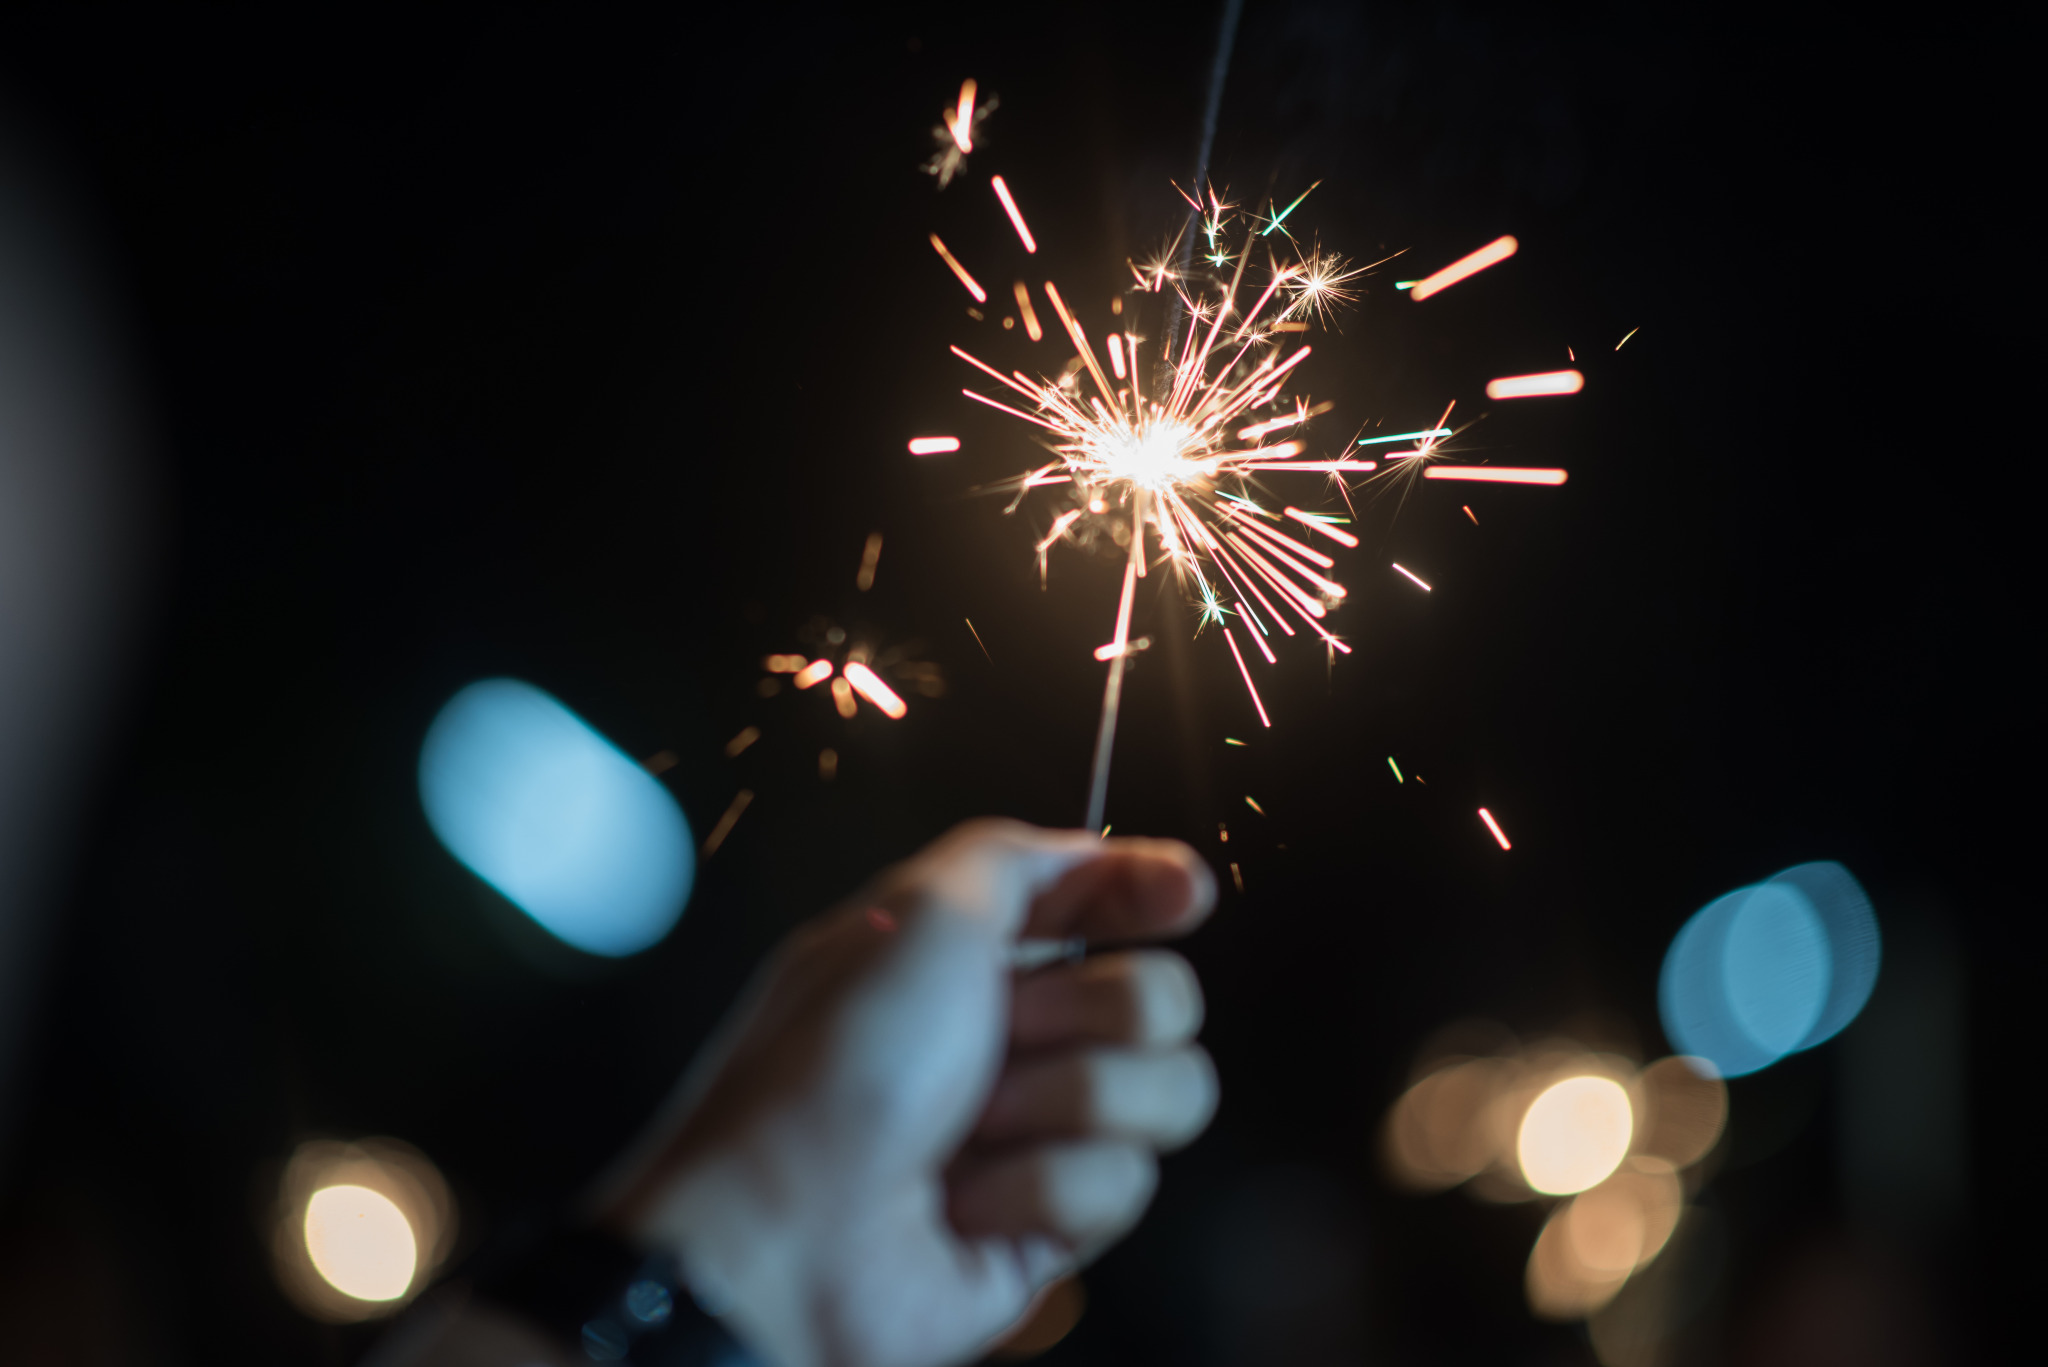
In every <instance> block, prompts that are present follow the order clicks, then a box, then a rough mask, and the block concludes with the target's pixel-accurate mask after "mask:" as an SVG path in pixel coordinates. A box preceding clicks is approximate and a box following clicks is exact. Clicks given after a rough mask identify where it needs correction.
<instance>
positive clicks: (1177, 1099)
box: [974, 1045, 1217, 1149]
mask: <svg viewBox="0 0 2048 1367" xmlns="http://www.w3.org/2000/svg"><path fill="white" fill-rule="evenodd" d="M1216 1096H1217V1088H1216V1068H1215V1065H1214V1064H1212V1063H1210V1062H1209V1056H1208V1055H1207V1054H1206V1053H1204V1052H1203V1051H1202V1050H1201V1049H1199V1048H1196V1047H1194V1046H1192V1045H1190V1046H1187V1047H1184V1048H1179V1049H1153V1050H1144V1051H1138V1050H1126V1049H1088V1050H1075V1051H1071V1052H1067V1053H1061V1054H1052V1055H1047V1056H1045V1057H1042V1058H1035V1059H1023V1060H1018V1061H1015V1062H1012V1063H1011V1065H1010V1066H1009V1067H1008V1068H1007V1069H1006V1070H1004V1073H1003V1076H1002V1077H1001V1079H1000V1080H998V1081H997V1083H996V1088H995V1093H994V1095H993V1096H991V1097H990V1098H989V1104H988V1109H987V1110H986V1111H984V1112H983V1113H982V1118H981V1123H980V1124H979V1125H978V1126H976V1127H975V1132H974V1137H975V1139H976V1140H977V1141H979V1142H982V1143H990V1144H1003V1143H1016V1142H1019V1141H1032V1140H1044V1139H1054V1138H1078V1137H1080V1136H1084V1135H1099V1136H1103V1137H1107V1138H1111V1139H1118V1140H1125V1141H1129V1142H1132V1143H1138V1144H1145V1145H1149V1146H1150V1147H1152V1148H1155V1149H1174V1148H1178V1147H1180V1146H1181V1145H1183V1144H1185V1143H1187V1142H1188V1141H1189V1140H1191V1139H1193V1138H1194V1137H1195V1136H1196V1135H1198V1134H1200V1133H1201V1132H1202V1129H1203V1127H1204V1126H1206V1125H1207V1124H1208V1123H1209V1119H1210V1117H1211V1116H1213V1115H1215V1113H1216Z"/></svg>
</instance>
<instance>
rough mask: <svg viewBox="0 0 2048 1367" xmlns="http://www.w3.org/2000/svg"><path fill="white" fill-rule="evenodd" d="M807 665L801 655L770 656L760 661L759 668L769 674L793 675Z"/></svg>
mask: <svg viewBox="0 0 2048 1367" xmlns="http://www.w3.org/2000/svg"><path fill="white" fill-rule="evenodd" d="M808 663H809V661H807V660H806V659H804V657H803V656H801V655H770V656H769V657H768V658H767V659H765V660H763V661H761V668H763V669H765V670H767V671H768V672H769V673H770V674H794V673H796V672H797V671H798V670H800V669H802V668H803V667H804V666H805V665H806V664H808Z"/></svg>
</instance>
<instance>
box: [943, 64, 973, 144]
mask: <svg viewBox="0 0 2048 1367" xmlns="http://www.w3.org/2000/svg"><path fill="white" fill-rule="evenodd" d="M974 89H975V86H974V78H973V77H972V76H970V77H968V78H967V79H966V80H964V81H962V82H960V103H959V104H958V105H957V106H956V107H955V109H954V112H953V122H952V123H951V124H950V125H949V129H950V131H951V132H952V134H953V145H954V146H955V147H958V148H959V149H960V153H961V155H962V156H965V155H966V154H967V153H969V152H972V151H973V150H974Z"/></svg>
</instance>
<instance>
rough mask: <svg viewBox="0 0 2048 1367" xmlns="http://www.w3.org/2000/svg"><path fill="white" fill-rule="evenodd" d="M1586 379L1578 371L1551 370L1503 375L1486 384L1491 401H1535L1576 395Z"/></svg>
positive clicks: (1582, 387) (1487, 395) (1487, 394)
mask: <svg viewBox="0 0 2048 1367" xmlns="http://www.w3.org/2000/svg"><path fill="white" fill-rule="evenodd" d="M1585 387H1586V377H1585V376H1584V375H1581V374H1580V373H1579V372H1578V371H1576V370H1550V371H1545V372H1544V373H1543V374H1541V375H1503V376H1502V377H1501V378H1500V379H1498V380H1488V381H1487V382H1486V397H1487V398H1489V399H1534V398H1540V397H1542V396H1543V395H1545V394H1576V393H1578V392H1579V391H1580V390H1581V389H1584V388H1585Z"/></svg>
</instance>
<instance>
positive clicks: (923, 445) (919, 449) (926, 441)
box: [910, 437, 960, 456]
mask: <svg viewBox="0 0 2048 1367" xmlns="http://www.w3.org/2000/svg"><path fill="white" fill-rule="evenodd" d="M959 449H960V438H958V437H912V438H911V439H910V454H911V455H913V456H943V455H945V454H946V453H947V452H949V451H958V450H959Z"/></svg>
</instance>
